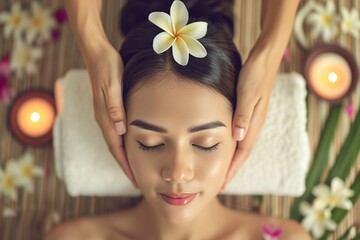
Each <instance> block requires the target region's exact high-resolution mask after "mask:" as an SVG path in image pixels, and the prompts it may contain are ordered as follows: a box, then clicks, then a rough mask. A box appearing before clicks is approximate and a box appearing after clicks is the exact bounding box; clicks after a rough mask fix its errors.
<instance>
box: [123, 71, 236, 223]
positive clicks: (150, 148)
mask: <svg viewBox="0 0 360 240" xmlns="http://www.w3.org/2000/svg"><path fill="white" fill-rule="evenodd" d="M159 77H160V76H159ZM159 77H158V78H159ZM126 107H127V122H128V126H127V129H128V130H127V133H126V135H125V149H126V154H127V158H128V161H129V164H130V167H131V169H132V171H133V173H134V176H135V179H136V182H137V184H138V186H139V188H140V190H141V191H142V193H143V194H144V197H145V199H146V200H147V201H148V203H149V204H150V205H151V206H152V207H153V208H154V209H155V211H156V212H157V213H158V214H160V215H161V216H163V217H165V218H166V219H167V221H170V222H172V223H181V222H184V221H187V220H191V219H193V218H194V217H196V216H198V215H199V214H200V213H201V211H202V210H203V209H204V208H205V206H206V205H207V204H208V203H209V202H210V201H212V200H214V199H215V197H216V195H217V194H218V192H219V191H220V190H221V187H222V185H223V183H224V180H225V177H226V173H227V170H228V167H229V164H230V162H231V159H232V156H233V153H234V150H235V146H236V142H235V141H234V140H233V138H232V135H231V122H232V114H231V111H230V109H229V103H228V101H227V100H226V98H225V97H224V96H222V95H220V94H219V93H217V92H215V91H212V90H210V89H208V88H206V87H203V86H200V85H197V84H194V83H191V82H189V81H186V80H183V79H179V78H177V77H176V76H174V75H173V74H166V75H161V80H160V81H159V82H158V83H156V84H153V85H152V84H149V85H145V86H142V87H139V88H138V89H137V90H135V91H133V92H132V93H131V95H130V98H129V101H128V102H127V106H126Z"/></svg>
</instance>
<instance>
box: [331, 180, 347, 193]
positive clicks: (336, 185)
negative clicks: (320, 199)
mask: <svg viewBox="0 0 360 240" xmlns="http://www.w3.org/2000/svg"><path fill="white" fill-rule="evenodd" d="M343 188H344V181H343V180H342V179H340V178H338V177H335V178H333V179H332V180H331V192H333V193H337V192H339V191H341V190H342V189H343Z"/></svg>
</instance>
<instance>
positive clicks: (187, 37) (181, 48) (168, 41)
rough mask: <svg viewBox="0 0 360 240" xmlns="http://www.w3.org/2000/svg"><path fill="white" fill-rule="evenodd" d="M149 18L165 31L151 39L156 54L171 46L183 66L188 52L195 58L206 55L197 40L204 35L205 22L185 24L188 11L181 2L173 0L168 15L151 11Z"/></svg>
mask: <svg viewBox="0 0 360 240" xmlns="http://www.w3.org/2000/svg"><path fill="white" fill-rule="evenodd" d="M149 20H150V21H151V22H152V23H154V24H155V25H156V26H158V27H159V28H161V29H163V30H164V31H165V32H162V33H159V34H158V35H157V36H156V37H155V38H154V41H153V48H154V51H155V52H156V53H157V54H160V53H163V52H165V51H166V50H168V49H169V48H170V47H172V53H173V57H174V59H175V61H176V62H177V63H178V64H180V65H182V66H185V65H187V64H188V61H189V54H191V55H192V56H194V57H197V58H204V57H205V56H206V55H207V52H206V49H205V48H204V46H203V45H202V44H201V43H200V42H199V41H198V40H197V39H200V38H202V37H204V36H205V35H206V32H207V23H206V22H194V23H191V24H189V25H186V24H187V22H188V20H189V13H188V11H187V9H186V6H185V4H184V3H183V2H181V1H178V0H175V1H174V2H173V3H172V5H171V8H170V15H168V14H167V13H164V12H153V13H151V14H150V15H149Z"/></svg>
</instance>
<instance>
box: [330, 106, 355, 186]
mask: <svg viewBox="0 0 360 240" xmlns="http://www.w3.org/2000/svg"><path fill="white" fill-rule="evenodd" d="M359 151H360V111H359V112H358V113H357V115H356V118H355V120H354V122H353V123H352V125H351V127H350V130H349V133H348V136H347V137H346V139H345V141H344V143H343V145H342V146H341V149H340V152H339V154H338V155H337V157H336V160H335V163H334V165H333V167H332V168H331V170H330V172H329V175H328V177H327V180H326V184H327V185H330V183H331V180H332V179H333V178H334V177H339V178H341V179H343V180H345V179H346V177H347V176H348V175H349V172H350V170H351V168H352V166H353V165H354V163H355V162H356V160H357V155H358V153H359Z"/></svg>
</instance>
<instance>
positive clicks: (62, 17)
mask: <svg viewBox="0 0 360 240" xmlns="http://www.w3.org/2000/svg"><path fill="white" fill-rule="evenodd" d="M54 18H55V20H56V22H57V23H58V24H63V23H65V22H66V21H67V14H66V11H65V9H64V8H59V9H58V10H56V11H55V12H54Z"/></svg>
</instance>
